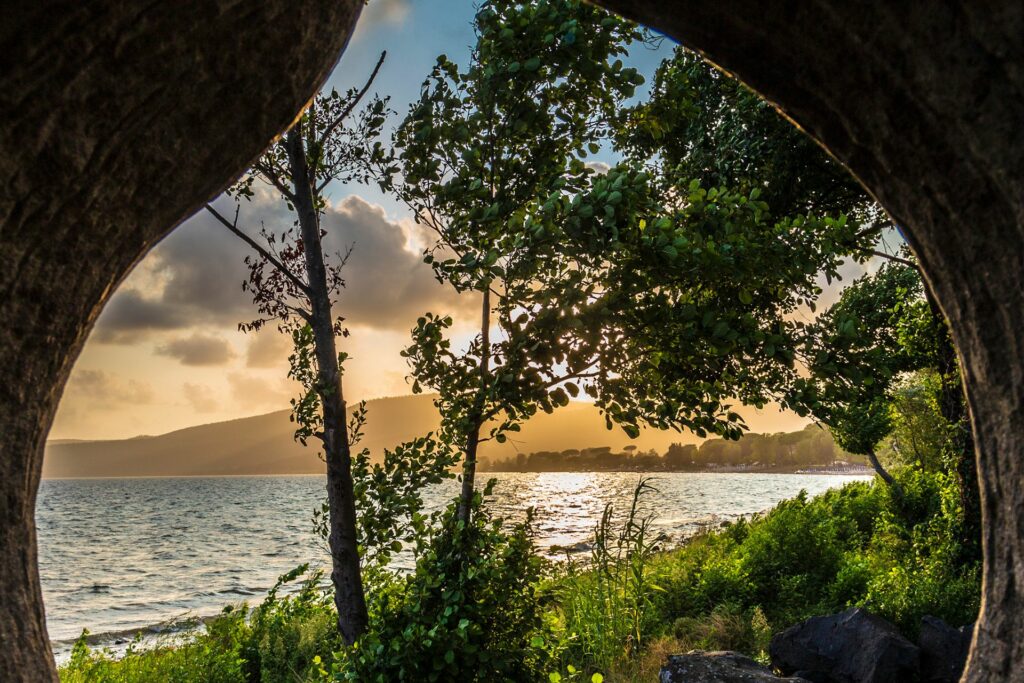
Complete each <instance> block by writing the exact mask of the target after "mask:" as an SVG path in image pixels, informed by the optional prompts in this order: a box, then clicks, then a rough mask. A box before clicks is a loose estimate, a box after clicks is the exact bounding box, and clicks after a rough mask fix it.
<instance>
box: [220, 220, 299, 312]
mask: <svg viewBox="0 0 1024 683" xmlns="http://www.w3.org/2000/svg"><path fill="white" fill-rule="evenodd" d="M206 210H207V211H209V212H210V213H211V214H213V217H214V218H216V219H217V220H218V221H220V223H221V225H223V226H224V227H225V228H227V229H228V230H230V231H231V232H233V233H235V235H236V236H237V237H238V238H239V239H241V240H242V241H243V242H245V243H246V244H248V245H249V246H250V247H252V248H253V249H254V250H256V253H258V254H259V255H260V256H262V257H263V258H265V259H266V260H267V262H268V263H270V265H272V266H274V268H276V269H277V270H278V271H279V272H280V273H281V274H282V275H284V276H285V277H286V278H288V279H289V280H291V282H292V284H293V285H295V286H296V287H298V288H299V291H300V292H302V293H303V294H305V295H306V296H309V287H308V286H306V283H305V282H303V281H302V280H300V279H299V278H298V277H296V276H295V274H294V273H293V272H291V271H290V270H288V269H287V268H286V267H285V266H284V264H282V263H281V262H280V261H278V260H277V259H276V258H274V255H273V254H271V253H270V252H269V251H267V249H266V248H264V247H263V245H261V244H260V243H259V242H257V241H256V240H254V239H253V238H251V237H249V236H248V235H246V234H245V233H244V232H242V231H241V230H239V229H238V225H237V223H238V209H237V208H236V209H235V222H234V223H232V222H231V221H229V220H228V219H227V218H224V216H222V215H221V214H220V212H218V211H217V209H215V208H213V207H212V206H210V205H209V204H207V205H206Z"/></svg>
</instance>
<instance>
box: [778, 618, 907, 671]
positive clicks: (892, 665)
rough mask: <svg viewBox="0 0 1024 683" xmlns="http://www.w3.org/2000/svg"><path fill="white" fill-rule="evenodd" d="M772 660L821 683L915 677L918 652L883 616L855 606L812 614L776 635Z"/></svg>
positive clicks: (783, 667)
mask: <svg viewBox="0 0 1024 683" xmlns="http://www.w3.org/2000/svg"><path fill="white" fill-rule="evenodd" d="M768 651H769V654H770V655H771V658H772V664H773V665H774V666H775V668H776V669H778V670H779V671H781V672H782V673H783V674H786V675H792V674H794V673H796V672H798V671H799V672H802V674H803V675H804V676H806V677H807V678H808V679H810V680H814V681H820V682H822V683H891V682H892V681H911V680H915V679H916V678H917V674H918V662H919V660H918V658H919V651H918V648H917V646H916V645H914V644H913V643H911V642H910V641H909V640H907V639H906V638H904V637H903V636H902V635H900V633H899V631H897V630H896V627H895V626H893V625H892V624H890V623H889V622H887V621H886V620H885V619H882V618H881V617H878V616H875V615H873V614H870V613H869V612H867V611H865V610H863V609H861V608H859V607H855V608H852V609H849V610H846V611H845V612H840V613H839V614H832V615H829V616H825V617H812V618H811V619H808V620H806V621H803V622H800V623H799V624H797V625H795V626H791V627H790V628H788V629H786V630H785V631H783V632H782V633H779V634H777V635H776V636H775V637H774V638H772V641H771V645H770V646H769V648H768Z"/></svg>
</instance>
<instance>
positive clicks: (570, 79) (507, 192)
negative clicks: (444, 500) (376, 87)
mask: <svg viewBox="0 0 1024 683" xmlns="http://www.w3.org/2000/svg"><path fill="white" fill-rule="evenodd" d="M474 29H475V32H476V38H477V42H476V45H475V47H474V49H473V52H472V55H471V61H470V64H469V66H468V67H466V68H465V69H464V70H460V69H459V67H458V66H456V65H455V64H454V63H452V62H451V61H450V60H449V59H448V58H447V57H446V56H445V55H441V56H439V57H438V59H437V64H436V66H435V67H434V69H433V71H432V72H431V74H430V75H429V77H428V79H427V81H426V82H425V83H424V85H423V89H422V92H421V96H420V98H419V100H418V101H416V102H414V103H413V105H412V106H411V108H410V111H409V113H408V115H407V117H406V118H405V120H404V121H403V123H402V124H401V126H400V127H399V129H398V131H397V133H396V136H395V146H396V149H397V150H398V157H397V159H396V160H395V164H394V165H391V161H390V160H388V161H386V162H383V163H381V164H380V167H381V174H382V175H381V177H382V180H381V182H382V185H383V186H390V187H392V188H394V189H395V191H396V193H397V194H398V196H399V197H400V198H401V199H402V200H403V201H404V202H405V203H407V204H408V205H409V206H410V208H411V209H412V210H413V213H414V215H415V217H416V220H417V221H418V222H420V223H422V224H424V225H426V226H427V227H428V228H429V229H431V230H432V231H433V233H434V234H435V235H436V241H435V243H434V244H433V245H432V246H431V247H430V248H428V249H427V251H426V254H425V260H426V262H427V263H429V264H431V266H432V267H433V269H434V272H435V275H436V276H437V278H438V280H439V281H441V282H445V283H447V284H449V285H450V286H452V287H453V288H454V289H455V290H456V291H457V292H477V293H479V295H480V296H481V298H482V315H481V323H480V333H479V334H478V335H477V337H476V338H475V339H474V340H473V341H472V343H471V344H470V346H469V348H468V349H467V350H465V351H464V352H461V351H456V350H453V348H452V345H451V342H450V340H449V339H448V338H447V334H448V330H449V328H450V327H451V324H452V320H451V318H450V317H447V316H443V315H435V314H432V313H428V314H426V315H424V316H423V317H421V318H420V319H419V320H418V321H417V325H416V327H415V329H414V330H413V344H412V345H411V346H410V347H409V348H408V349H407V350H406V351H405V352H404V355H405V356H406V357H407V358H408V359H409V364H410V366H411V369H412V375H413V377H414V378H415V383H414V384H413V390H414V391H420V390H421V389H422V388H425V387H429V388H431V389H433V390H435V391H437V392H438V394H439V398H438V400H437V403H438V407H439V409H440V412H441V415H442V430H441V434H440V437H441V438H442V439H443V440H445V441H446V442H447V443H452V444H456V445H457V446H458V447H459V448H461V449H463V451H464V454H465V467H464V474H463V477H464V493H463V503H462V504H463V506H465V505H467V503H468V501H467V497H468V496H469V495H471V492H472V486H473V476H474V473H473V468H474V467H475V456H476V448H477V444H478V443H479V442H480V441H481V439H484V440H486V439H490V438H493V439H496V440H498V441H504V440H505V439H506V438H507V432H510V431H517V430H518V427H519V422H520V421H521V420H522V419H524V418H526V417H529V416H530V415H532V414H533V413H534V412H536V411H537V410H538V409H543V410H546V411H551V410H552V409H553V408H555V407H557V406H559V405H563V404H565V403H566V402H568V394H567V392H578V387H577V386H576V385H566V387H565V388H561V387H556V385H558V384H560V383H562V382H563V381H565V380H568V379H571V378H577V377H579V376H581V375H583V374H585V373H587V371H588V370H589V369H590V366H591V365H592V361H591V360H590V359H589V358H588V357H587V356H586V354H583V355H578V354H576V353H575V351H574V350H573V349H572V346H571V343H569V342H567V341H565V340H563V337H564V336H565V335H566V334H568V332H569V330H571V329H572V327H573V326H574V323H575V321H576V316H575V312H574V309H576V308H578V307H579V306H581V305H583V304H584V303H585V302H586V300H587V297H588V296H589V293H590V290H588V288H587V286H586V285H585V284H584V283H583V282H582V279H581V278H580V277H578V276H577V275H576V274H575V269H574V267H573V262H572V259H571V256H569V255H565V254H562V253H561V252H560V251H559V250H558V248H557V247H558V244H559V242H558V240H557V236H556V235H554V234H552V232H551V231H550V230H547V229H546V227H547V226H546V223H548V220H549V219H548V218H546V216H545V214H546V213H548V212H550V211H551V210H552V204H553V203H554V202H556V201H560V199H561V198H562V197H564V196H568V195H570V194H575V193H578V192H580V191H581V190H582V189H583V188H586V187H588V186H589V184H590V182H591V178H592V176H593V171H592V170H591V169H589V168H587V167H586V165H585V164H584V161H583V158H584V157H585V156H586V155H587V154H588V152H596V151H597V150H598V148H599V143H600V141H601V140H602V139H603V138H605V137H607V136H608V135H609V134H610V133H609V129H608V121H609V120H610V119H611V118H612V117H613V116H614V114H615V111H616V110H617V108H618V106H619V105H620V104H621V103H622V102H623V101H624V99H625V98H628V97H630V96H632V95H633V93H634V91H635V88H636V86H637V85H639V84H640V83H642V82H643V78H642V77H641V76H640V75H639V74H638V73H637V72H636V70H635V69H632V68H625V67H623V65H622V61H621V59H618V57H619V56H620V55H624V54H625V53H626V44H627V43H628V42H630V41H632V40H634V39H636V38H638V37H639V36H640V34H639V32H638V31H637V29H636V28H635V27H634V26H633V25H631V24H629V23H627V22H625V21H623V20H621V19H619V18H617V17H615V16H614V15H611V14H609V13H607V12H605V11H603V10H599V9H597V8H593V7H590V6H588V5H585V4H583V3H581V2H579V1H578V0H552V1H543V2H537V3H518V2H512V1H511V0H492V1H489V2H485V3H482V4H481V6H480V7H479V9H478V11H477V14H476V16H475V19H474ZM399 169H401V171H402V175H401V178H400V182H398V183H395V182H394V178H393V177H392V176H393V174H394V173H395V172H396V171H397V170H399ZM494 324H496V325H498V327H499V328H500V330H501V334H500V335H499V336H500V339H497V340H494V341H492V339H491V336H490V335H491V327H492V325H494ZM566 366H568V367H567V370H565V371H564V372H563V371H562V368H564V367H566ZM491 419H494V420H496V421H495V422H494V423H493V425H494V426H493V427H492V428H490V432H489V434H485V435H483V436H481V433H480V432H481V429H482V428H483V427H484V425H485V424H486V423H487V422H488V421H489V420H491Z"/></svg>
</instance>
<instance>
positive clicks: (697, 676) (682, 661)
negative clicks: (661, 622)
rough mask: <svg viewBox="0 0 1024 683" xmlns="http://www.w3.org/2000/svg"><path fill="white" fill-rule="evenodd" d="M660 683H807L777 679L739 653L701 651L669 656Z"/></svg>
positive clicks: (798, 679)
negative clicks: (785, 682)
mask: <svg viewBox="0 0 1024 683" xmlns="http://www.w3.org/2000/svg"><path fill="white" fill-rule="evenodd" d="M658 680H659V681H660V682H661V683H779V681H790V683H808V682H807V681H804V680H803V679H802V678H779V677H778V676H776V675H775V674H773V673H772V671H771V669H769V668H768V667H766V666H761V665H760V664H758V663H757V662H755V661H754V660H753V659H751V658H750V657H747V656H744V655H741V654H740V653H738V652H701V651H699V650H694V651H693V652H687V653H686V654H685V655H672V656H671V657H669V658H668V662H666V664H665V666H663V667H662V668H661V675H660V677H659V678H658Z"/></svg>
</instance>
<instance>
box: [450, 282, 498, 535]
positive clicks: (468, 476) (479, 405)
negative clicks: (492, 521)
mask: <svg viewBox="0 0 1024 683" xmlns="http://www.w3.org/2000/svg"><path fill="white" fill-rule="evenodd" d="M480 347H481V350H480V385H479V387H478V389H477V398H476V405H475V406H474V408H473V420H474V425H473V427H472V428H471V429H470V430H469V434H468V435H467V436H466V451H465V459H464V460H463V463H462V493H461V494H460V495H459V509H458V519H459V520H460V521H462V522H464V523H465V524H467V525H468V524H469V521H470V514H471V511H472V509H473V494H474V487H475V486H476V459H477V458H476V456H477V450H478V449H479V447H480V429H481V428H482V427H483V413H484V394H485V392H486V391H487V384H488V382H489V377H490V367H489V366H490V362H491V288H490V285H488V286H487V287H486V288H485V289H484V297H483V310H482V311H481V314H480Z"/></svg>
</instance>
